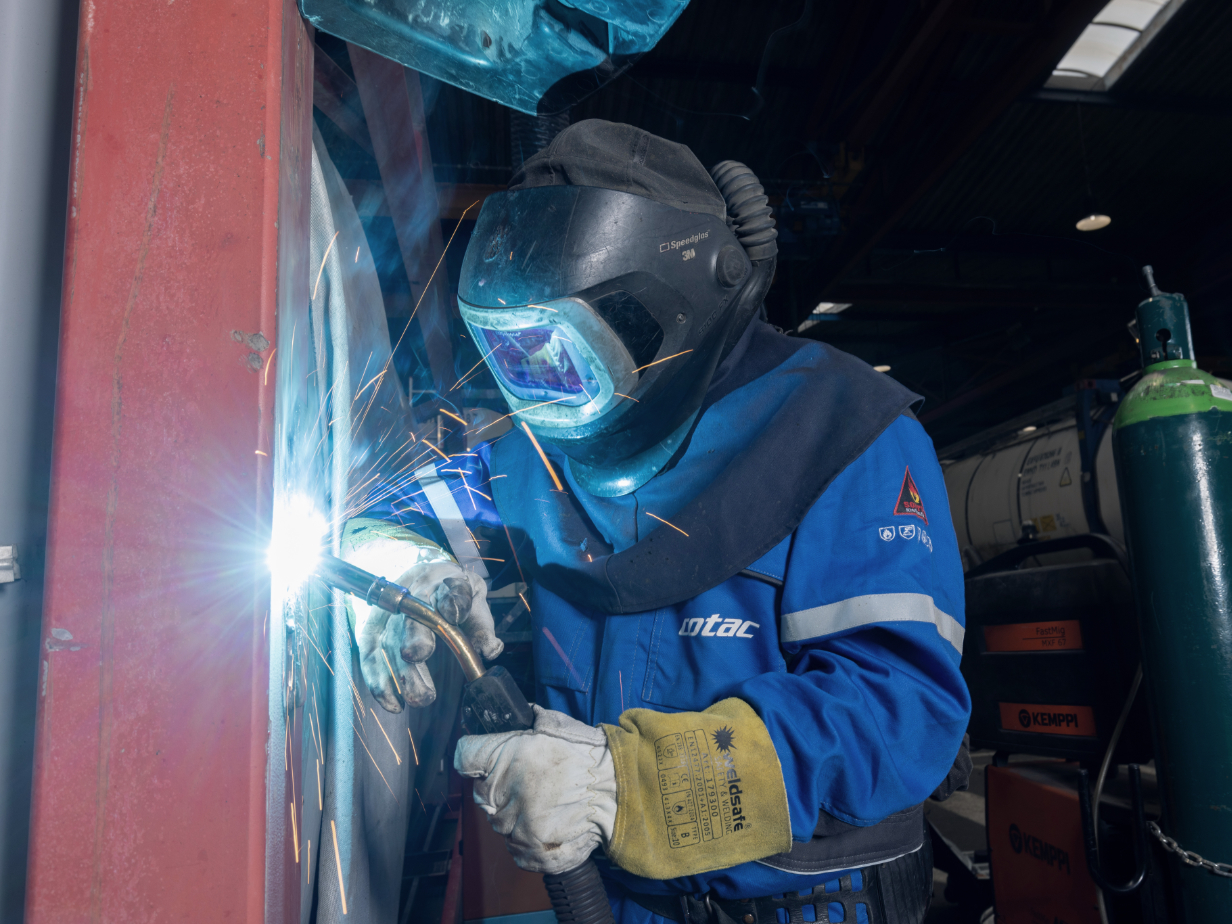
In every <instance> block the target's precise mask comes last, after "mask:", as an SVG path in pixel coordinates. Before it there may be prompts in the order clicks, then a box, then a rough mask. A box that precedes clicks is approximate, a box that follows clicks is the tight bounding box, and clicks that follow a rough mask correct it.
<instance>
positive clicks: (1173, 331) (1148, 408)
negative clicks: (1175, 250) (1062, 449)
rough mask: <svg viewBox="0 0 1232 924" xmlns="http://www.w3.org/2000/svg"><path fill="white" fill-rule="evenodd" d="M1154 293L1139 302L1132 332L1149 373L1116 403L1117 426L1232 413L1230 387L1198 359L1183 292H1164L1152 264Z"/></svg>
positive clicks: (1148, 273)
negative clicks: (1160, 289)
mask: <svg viewBox="0 0 1232 924" xmlns="http://www.w3.org/2000/svg"><path fill="white" fill-rule="evenodd" d="M1142 272H1143V275H1145V276H1146V281H1147V284H1148V285H1150V287H1151V297H1150V298H1148V299H1147V300H1146V301H1144V302H1142V303H1141V304H1140V305H1139V306H1138V313H1137V317H1136V320H1135V322H1134V327H1135V331H1134V336H1135V337H1136V338H1137V339H1138V349H1139V351H1140V352H1141V354H1142V366H1143V370H1142V371H1143V372H1144V373H1145V374H1144V375H1143V376H1142V378H1141V379H1139V380H1138V383H1137V384H1136V385H1134V387H1133V388H1132V389H1131V390H1130V392H1129V394H1128V395H1126V396H1125V400H1124V401H1122V402H1121V406H1120V407H1119V408H1117V414H1116V419H1115V420H1114V421H1113V428H1114V429H1118V430H1119V429H1120V428H1121V427H1127V426H1130V425H1131V424H1135V423H1141V422H1142V421H1144V420H1150V419H1152V418H1154V417H1175V416H1177V415H1180V414H1204V413H1207V412H1210V411H1215V412H1224V413H1229V412H1232V390H1229V389H1228V387H1227V385H1226V384H1225V383H1224V382H1221V381H1220V380H1219V379H1217V378H1216V377H1215V376H1213V375H1211V374H1210V373H1207V372H1203V371H1201V370H1200V369H1199V368H1198V364H1197V362H1196V361H1195V360H1194V350H1193V335H1192V334H1191V333H1190V329H1189V305H1188V304H1187V303H1186V301H1185V296H1183V295H1179V294H1168V293H1164V292H1160V291H1159V288H1158V286H1156V285H1155V278H1154V275H1153V273H1152V271H1151V268H1150V267H1149V266H1147V267H1143V270H1142Z"/></svg>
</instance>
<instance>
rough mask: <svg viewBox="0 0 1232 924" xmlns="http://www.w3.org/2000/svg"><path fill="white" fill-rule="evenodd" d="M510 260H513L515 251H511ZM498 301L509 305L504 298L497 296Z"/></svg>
mask: <svg viewBox="0 0 1232 924" xmlns="http://www.w3.org/2000/svg"><path fill="white" fill-rule="evenodd" d="M509 258H510V259H513V251H512V250H511V251H509ZM496 300H497V301H498V302H500V303H501V304H502V305H504V304H507V303H506V301H505V300H504V299H503V298H500V297H499V296H497V299H496Z"/></svg>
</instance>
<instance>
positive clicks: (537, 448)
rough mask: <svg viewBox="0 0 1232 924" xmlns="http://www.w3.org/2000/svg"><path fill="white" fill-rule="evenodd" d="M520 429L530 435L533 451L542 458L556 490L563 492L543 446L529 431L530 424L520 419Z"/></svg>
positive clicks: (563, 487)
mask: <svg viewBox="0 0 1232 924" xmlns="http://www.w3.org/2000/svg"><path fill="white" fill-rule="evenodd" d="M522 429H524V430H525V431H526V435H527V436H529V437H530V442H531V445H532V446H534V447H535V452H537V453H539V458H540V459H542V460H543V464H544V466H545V467H546V468H547V470H548V474H549V475H551V476H552V481H554V482H555V483H556V490H557V491H560V492H562V493H563V492H564V490H565V486H564V485H563V484H561V483H560V478H558V477H557V475H556V469H554V468H552V463H551V462H549V461H548V457H547V454H546V453H545V452H544V451H543V447H542V446H540V445H539V441H538V440H537V439H535V434H533V433H531V432H530V424H528V423H527V422H526V421H522Z"/></svg>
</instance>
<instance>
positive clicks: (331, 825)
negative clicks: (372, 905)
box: [329, 818, 347, 914]
mask: <svg viewBox="0 0 1232 924" xmlns="http://www.w3.org/2000/svg"><path fill="white" fill-rule="evenodd" d="M329 828H330V830H331V831H332V832H333V833H334V862H335V863H337V864H338V890H339V891H340V892H341V893H342V913H343V914H346V913H347V907H346V884H345V883H344V882H343V881H342V854H340V853H339V852H338V826H337V825H335V824H334V819H332V818H331V819H330V820H329Z"/></svg>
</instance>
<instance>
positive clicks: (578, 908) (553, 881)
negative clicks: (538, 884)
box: [543, 860, 613, 924]
mask: <svg viewBox="0 0 1232 924" xmlns="http://www.w3.org/2000/svg"><path fill="white" fill-rule="evenodd" d="M543 884H544V885H545V886H547V890H548V898H549V899H551V901H552V910H553V911H554V912H556V920H557V921H558V922H559V924H612V921H613V918H612V906H611V905H609V904H608V901H607V893H606V892H605V891H604V890H603V880H602V879H600V878H599V870H598V869H597V868H596V867H595V864H594V863H593V862H592V861H590V860H587V861H586V862H585V863H583V864H582V865H581V866H579V867H577V869H571V870H569V871H568V872H565V873H545V874H544V876H543Z"/></svg>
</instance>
